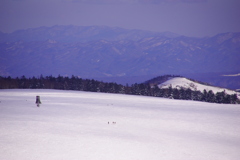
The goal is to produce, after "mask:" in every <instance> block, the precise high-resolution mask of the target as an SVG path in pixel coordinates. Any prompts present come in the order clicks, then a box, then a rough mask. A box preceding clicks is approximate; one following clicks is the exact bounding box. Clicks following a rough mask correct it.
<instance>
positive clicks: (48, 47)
mask: <svg viewBox="0 0 240 160" xmlns="http://www.w3.org/2000/svg"><path fill="white" fill-rule="evenodd" d="M0 54H1V57H0V75H1V76H22V75H25V76H38V75H40V74H43V75H55V76H56V75H58V74H61V75H68V76H71V75H75V76H80V77H83V78H95V77H102V78H104V77H105V78H107V77H132V76H146V75H155V76H156V75H163V74H177V75H186V74H195V75H197V74H200V73H209V72H212V73H222V75H223V74H225V73H233V74H237V73H240V63H239V62H240V33H222V34H218V35H216V36H213V37H205V38H193V37H185V36H179V35H176V34H173V33H168V32H165V33H156V32H149V31H141V30H127V29H122V28H117V27H104V26H88V27H87V26H85V27H81V26H80V27H79V26H53V27H40V28H33V29H27V30H19V31H16V32H13V33H9V34H6V33H0ZM218 79H220V78H218ZM235 87H236V88H238V86H235ZM239 88H240V85H239Z"/></svg>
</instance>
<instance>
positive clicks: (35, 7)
mask: <svg viewBox="0 0 240 160" xmlns="http://www.w3.org/2000/svg"><path fill="white" fill-rule="evenodd" d="M239 17H240V1H239V0H0V31H3V32H12V31H15V30H18V29H26V28H34V27H40V26H53V25H70V24H71V25H81V26H90V25H105V26H115V27H122V28H126V29H142V30H150V31H158V32H164V31H170V32H174V33H178V34H182V35H186V36H195V37H204V36H213V35H216V34H218V33H222V32H240V18H239Z"/></svg>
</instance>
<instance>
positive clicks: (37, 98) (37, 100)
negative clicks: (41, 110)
mask: <svg viewBox="0 0 240 160" xmlns="http://www.w3.org/2000/svg"><path fill="white" fill-rule="evenodd" d="M36 104H37V106H38V107H39V105H40V104H41V101H40V96H36Z"/></svg>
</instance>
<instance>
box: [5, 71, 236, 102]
mask: <svg viewBox="0 0 240 160" xmlns="http://www.w3.org/2000/svg"><path fill="white" fill-rule="evenodd" d="M17 88H18V89H59V90H77V91H90V92H103V93H119V94H129V95H143V96H153V97H164V98H171V99H183V100H195V101H203V102H211V103H224V104H240V100H239V99H238V97H237V95H236V94H233V95H229V94H227V93H226V92H225V91H223V92H218V93H216V94H214V93H213V91H212V90H210V91H206V90H204V91H203V92H200V91H193V90H191V89H186V88H181V89H176V88H172V87H171V86H170V87H169V88H166V89H160V88H159V87H158V86H157V85H156V84H155V85H150V84H149V83H140V84H137V83H135V84H132V85H130V86H129V85H128V84H127V85H121V84H117V83H107V82H102V81H97V80H94V79H82V78H79V77H77V76H72V77H64V76H60V75H59V76H58V77H53V76H46V77H44V76H42V75H41V76H40V77H38V78H36V77H32V78H26V77H25V76H22V77H17V78H11V77H10V76H9V77H1V76H0V89H17Z"/></svg>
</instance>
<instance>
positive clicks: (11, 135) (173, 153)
mask: <svg viewBox="0 0 240 160" xmlns="http://www.w3.org/2000/svg"><path fill="white" fill-rule="evenodd" d="M37 95H39V96H40V98H41V102H42V104H41V105H40V107H37V106H36V104H35V98H36V96H37ZM0 101H1V103H0V130H1V132H0V159H3V160H4V159H6V160H19V159H24V160H42V159H44V160H66V159H71V160H79V159H83V160H113V159H114V160H159V159H165V160H179V159H184V160H192V159H194V160H202V159H204V160H213V159H218V160H225V159H227V160H228V159H231V160H238V159H239V157H240V153H239V148H240V136H239V133H240V126H239V124H240V116H239V114H240V105H230V104H229V105H226V104H224V105H223V104H212V103H204V102H194V101H184V100H170V99H164V98H155V97H144V96H131V95H120V94H106V93H91V92H78V91H60V90H21V89H14V90H0ZM108 122H110V124H108ZM112 122H116V124H112Z"/></svg>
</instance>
